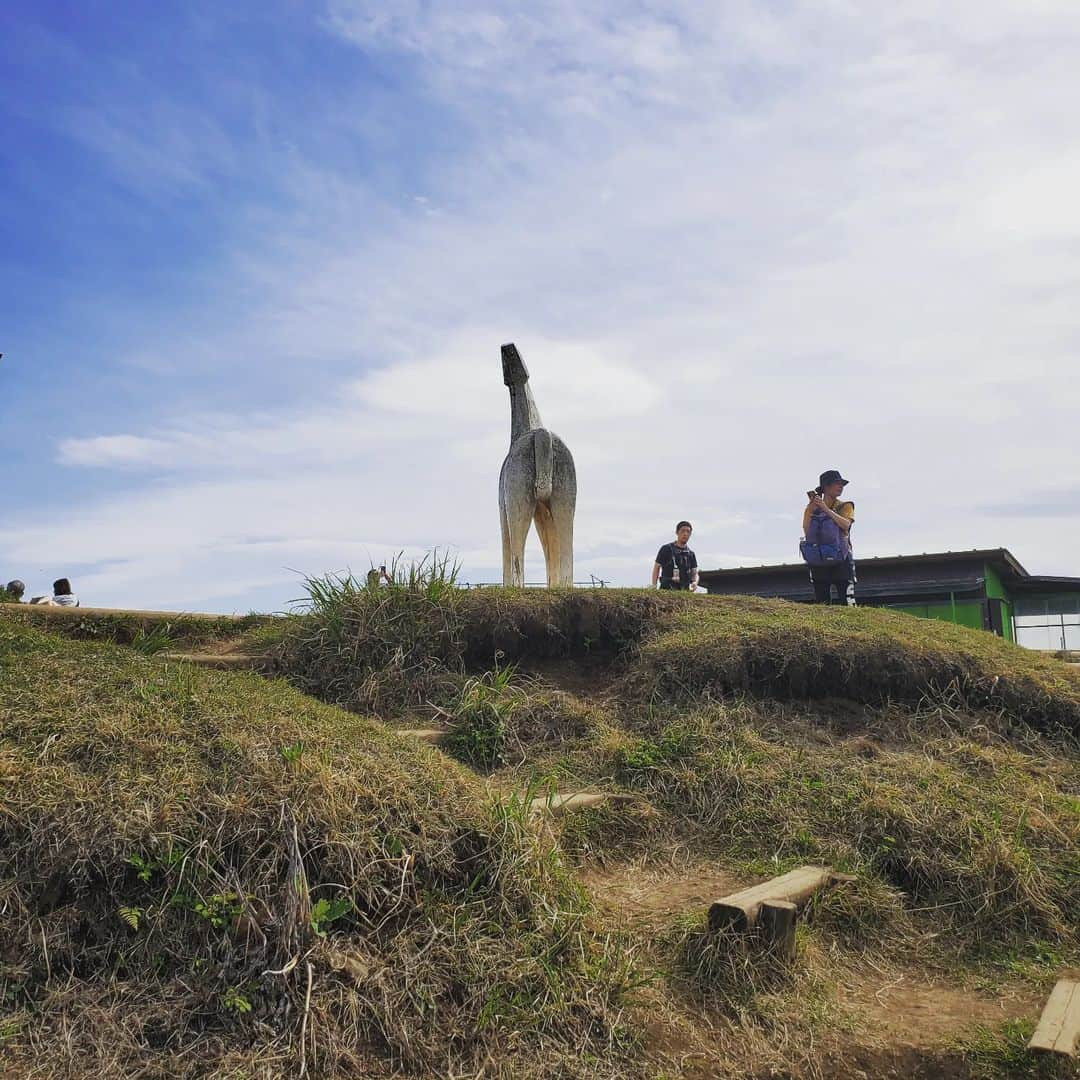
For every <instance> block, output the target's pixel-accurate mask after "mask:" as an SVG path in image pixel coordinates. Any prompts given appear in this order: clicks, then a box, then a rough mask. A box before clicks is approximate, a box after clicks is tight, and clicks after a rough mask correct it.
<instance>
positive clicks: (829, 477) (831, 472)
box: [818, 469, 847, 487]
mask: <svg viewBox="0 0 1080 1080" xmlns="http://www.w3.org/2000/svg"><path fill="white" fill-rule="evenodd" d="M829 484H847V481H846V480H845V479H844V478H843V477H842V476H841V475H840V473H839V472H838V471H837V470H836V469H826V470H825V471H824V472H823V473H822V474H821V475H820V476H819V477H818V485H819V486H820V487H828V485H829Z"/></svg>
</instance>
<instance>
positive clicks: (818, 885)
mask: <svg viewBox="0 0 1080 1080" xmlns="http://www.w3.org/2000/svg"><path fill="white" fill-rule="evenodd" d="M843 880H849V876H848V875H846V874H834V873H833V871H832V868H831V867H829V866H800V867H799V868H798V869H797V870H792V871H791V872H790V873H787V874H781V875H780V877H775V878H770V879H769V880H768V881H763V882H762V883H761V884H760V885H752V886H750V888H748V889H742V890H740V891H739V892H737V893H732V894H731V895H730V896H725V897H723V898H722V899H720V900H717V901H716V902H715V903H714V904H713V905H712V907H710V908H709V929H710V930H726V929H732V930H750V929H752V928H753V927H755V926H757V924H758V919H759V916H760V915H761V909H762V906H763V905H764V904H765V903H766V902H770V901H784V902H786V903H791V904H794V905H795V906H796V908H800V907H802V906H803V905H804V904H806V902H807V901H808V900H809V899H810V897H811V896H813V895H814V893H816V892H817V891H818V890H819V889H822V888H824V887H825V886H826V885H828V884H830V883H832V882H834V881H843Z"/></svg>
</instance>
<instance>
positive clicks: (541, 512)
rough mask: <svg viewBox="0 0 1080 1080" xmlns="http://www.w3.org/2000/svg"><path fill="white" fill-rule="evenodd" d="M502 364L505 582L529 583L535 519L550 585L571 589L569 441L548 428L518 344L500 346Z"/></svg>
mask: <svg viewBox="0 0 1080 1080" xmlns="http://www.w3.org/2000/svg"><path fill="white" fill-rule="evenodd" d="M502 366H503V382H504V383H506V385H507V387H508V389H509V390H510V450H509V452H508V453H507V455H506V460H505V461H504V462H503V466H502V472H501V473H500V474H499V518H500V520H501V521H502V546H503V584H504V585H518V586H520V585H524V584H525V538H526V537H527V536H528V534H529V524H530V523H531V522H533V521H535V522H536V532H537V535H538V536H539V537H540V545H541V547H543V549H544V561H545V562H546V563H547V583H548V587H549V588H554V587H562V588H567V589H568V588H570V587H571V586H572V585H573V583H574V506H575V504H576V503H577V475H576V473H575V471H574V459H573V457H572V456H571V455H570V451H569V450H568V449H567V447H566V443H564V442H563V441H562V439H560V438H559V436H558V435H556V434H554V433H553V432H551V431H548V429H547V428H546V427H544V423H543V421H542V420H541V419H540V413H539V411H538V410H537V408H536V402H535V401H533V396H532V391H531V390H530V389H529V372H528V369H527V368H526V367H525V361H524V360H522V359H521V355H520V354H519V353H518V351H517V348H516V347H515V346H514V345H504V346H503V347H502Z"/></svg>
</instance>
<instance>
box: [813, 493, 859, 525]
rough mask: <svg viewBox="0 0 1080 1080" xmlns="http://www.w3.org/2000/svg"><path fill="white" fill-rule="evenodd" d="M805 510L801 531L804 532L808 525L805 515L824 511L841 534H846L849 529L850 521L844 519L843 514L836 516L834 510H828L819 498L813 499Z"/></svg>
mask: <svg viewBox="0 0 1080 1080" xmlns="http://www.w3.org/2000/svg"><path fill="white" fill-rule="evenodd" d="M806 510H807V513H806V514H804V515H803V529H804V531H805V529H806V527H807V525H808V524H809V517H808V516H807V515H808V514H812V513H813V512H814V511H815V510H824V511H825V513H826V514H828V515H829V517H831V518H832V519H833V521H835V522H836V524H837V525H839V526H840V529H841V530H842V531H843V532H847V531H848V530H849V529H850V528H851V525H852V519H851V518H847V517H844V515H843V514H838V513H837V512H836V511H835V510H830V509H829V508H828V507H827V506H826V505H825V500H824V499H822V498H820V497H819V498H817V499H815V500H814V501H813V502H812V503H811V504H810V505H809V506H808V507H807V508H806Z"/></svg>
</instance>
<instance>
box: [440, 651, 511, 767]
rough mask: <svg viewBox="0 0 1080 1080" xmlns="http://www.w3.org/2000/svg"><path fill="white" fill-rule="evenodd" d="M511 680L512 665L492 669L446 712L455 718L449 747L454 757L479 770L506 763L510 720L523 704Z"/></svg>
mask: <svg viewBox="0 0 1080 1080" xmlns="http://www.w3.org/2000/svg"><path fill="white" fill-rule="evenodd" d="M513 676H514V668H513V666H512V665H509V666H506V667H501V668H495V669H494V670H493V671H485V672H484V674H483V675H481V676H479V677H478V678H473V679H469V680H468V681H467V682H466V683H465V685H464V686H463V687H462V690H461V693H460V695H459V696H458V699H457V701H456V702H455V703H454V704H453V706H452V707H451V709H450V710H449V711H450V713H451V715H452V716H453V718H454V726H453V729H452V734H451V736H450V741H449V745H450V750H451V753H453V754H454V755H455V756H456V757H458V758H460V759H461V760H463V761H467V762H468V763H469V764H471V765H475V766H476V767H477V768H481V769H491V768H494V767H495V766H496V765H497V764H499V763H500V762H501V761H503V760H504V759H505V755H506V747H507V744H508V743H509V740H510V734H511V731H512V721H513V717H514V714H515V713H516V712H517V710H518V709H519V708H520V706H521V704H522V697H521V694H520V693H518V691H517V690H516V688H515V687H514V686H513V685H512V683H511V680H512V678H513Z"/></svg>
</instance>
